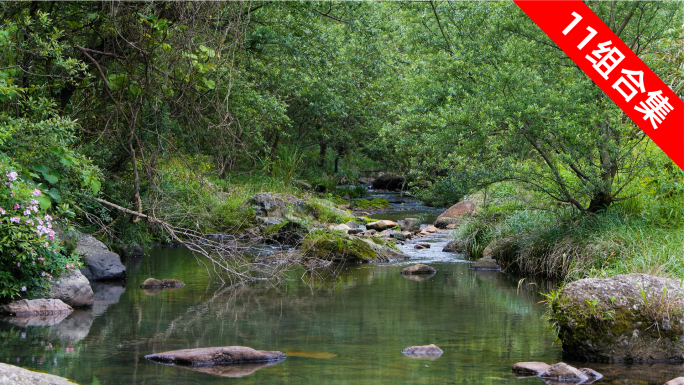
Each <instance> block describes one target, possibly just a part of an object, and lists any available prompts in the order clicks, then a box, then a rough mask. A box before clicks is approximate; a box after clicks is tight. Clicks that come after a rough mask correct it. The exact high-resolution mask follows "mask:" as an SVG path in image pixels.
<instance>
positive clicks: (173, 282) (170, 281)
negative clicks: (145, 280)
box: [162, 278, 185, 287]
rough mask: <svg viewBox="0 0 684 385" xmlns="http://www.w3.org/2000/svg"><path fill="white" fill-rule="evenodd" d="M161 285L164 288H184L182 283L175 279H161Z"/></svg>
mask: <svg viewBox="0 0 684 385" xmlns="http://www.w3.org/2000/svg"><path fill="white" fill-rule="evenodd" d="M162 283H163V284H164V287H183V286H185V283H184V282H182V281H179V280H177V279H173V278H164V279H162Z"/></svg>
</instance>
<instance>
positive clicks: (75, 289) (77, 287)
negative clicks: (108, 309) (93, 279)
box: [47, 269, 95, 307]
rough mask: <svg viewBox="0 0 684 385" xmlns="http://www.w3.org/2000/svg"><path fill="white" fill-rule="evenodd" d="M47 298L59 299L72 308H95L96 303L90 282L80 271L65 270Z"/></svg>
mask: <svg viewBox="0 0 684 385" xmlns="http://www.w3.org/2000/svg"><path fill="white" fill-rule="evenodd" d="M47 297H48V298H54V299H59V300H61V301H62V302H64V303H66V304H67V305H69V306H72V307H84V306H93V303H94V302H95V299H94V298H95V295H94V294H93V288H92V287H90V281H88V278H86V277H85V276H84V275H83V274H82V273H81V271H80V270H78V269H68V270H64V271H63V272H62V274H61V275H60V276H59V278H57V281H55V284H54V285H52V288H51V289H50V294H48V295H47Z"/></svg>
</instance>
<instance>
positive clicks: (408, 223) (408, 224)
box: [401, 218, 420, 233]
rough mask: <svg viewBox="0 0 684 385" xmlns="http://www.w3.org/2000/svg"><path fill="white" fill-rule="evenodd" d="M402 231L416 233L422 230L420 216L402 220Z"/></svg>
mask: <svg viewBox="0 0 684 385" xmlns="http://www.w3.org/2000/svg"><path fill="white" fill-rule="evenodd" d="M401 231H409V232H411V233H415V232H418V231H420V221H419V220H418V218H405V219H404V220H403V221H401Z"/></svg>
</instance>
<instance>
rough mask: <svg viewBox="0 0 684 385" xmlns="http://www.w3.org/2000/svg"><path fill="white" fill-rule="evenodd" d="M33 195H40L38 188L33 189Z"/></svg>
mask: <svg viewBox="0 0 684 385" xmlns="http://www.w3.org/2000/svg"><path fill="white" fill-rule="evenodd" d="M33 196H36V197H39V196H40V190H38V189H33Z"/></svg>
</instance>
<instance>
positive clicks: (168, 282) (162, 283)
mask: <svg viewBox="0 0 684 385" xmlns="http://www.w3.org/2000/svg"><path fill="white" fill-rule="evenodd" d="M183 286H185V283H183V282H182V281H179V280H177V279H173V278H164V279H162V280H159V279H156V278H147V279H146V280H145V281H144V282H143V283H142V285H140V288H142V289H153V288H160V289H161V288H165V287H183Z"/></svg>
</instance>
